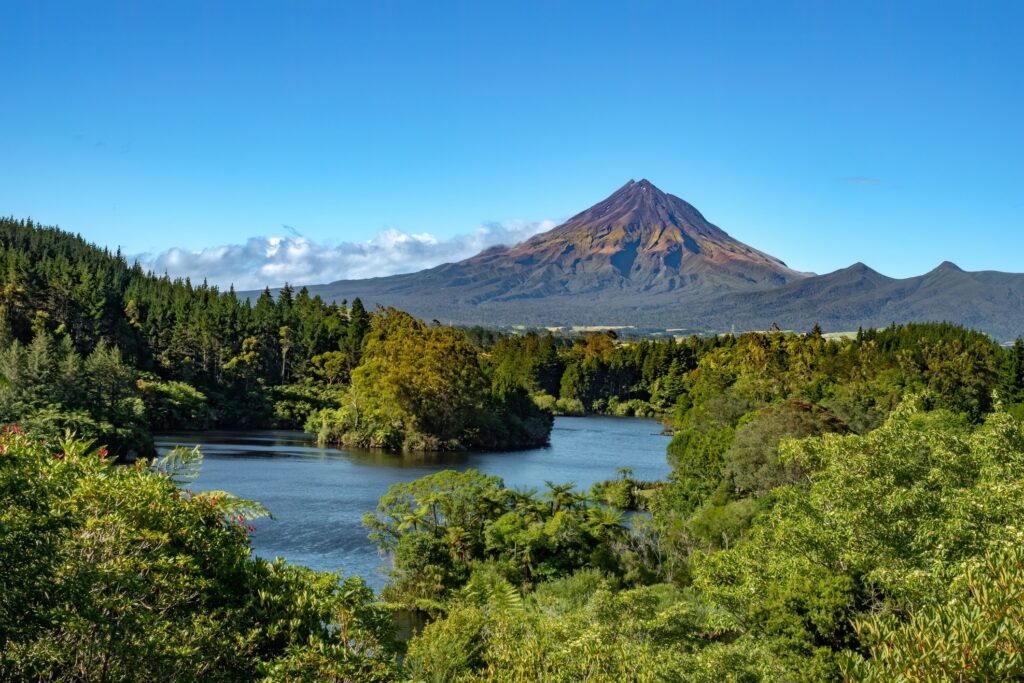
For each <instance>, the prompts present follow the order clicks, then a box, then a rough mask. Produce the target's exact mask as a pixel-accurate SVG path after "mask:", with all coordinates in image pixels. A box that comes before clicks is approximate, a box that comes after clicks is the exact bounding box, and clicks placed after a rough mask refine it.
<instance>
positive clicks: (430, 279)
mask: <svg viewBox="0 0 1024 683" xmlns="http://www.w3.org/2000/svg"><path fill="white" fill-rule="evenodd" d="M309 290H310V292H311V293H313V294H319V295H320V296H321V297H324V298H325V299H332V300H341V299H348V300H349V301H351V300H352V299H354V298H355V297H359V298H361V299H362V300H363V303H364V304H366V305H367V306H370V305H374V304H382V305H387V306H394V307H396V308H400V309H403V310H406V311H409V312H411V313H413V314H415V315H418V316H420V317H423V318H425V319H427V320H432V319H437V320H440V321H442V322H445V323H453V324H461V325H491V326H510V325H529V326H568V325H577V326H603V325H608V326H613V325H614V326H619V325H622V326H627V325H631V326H635V327H638V328H655V329H674V330H680V331H684V332H705V333H710V332H726V331H732V330H735V331H741V330H750V329H767V328H769V327H770V326H771V325H772V324H773V323H775V324H777V325H778V326H779V327H781V328H783V329H798V330H803V329H810V328H811V327H813V326H814V325H815V324H816V323H817V324H820V325H821V326H822V328H823V329H825V331H849V330H856V329H857V328H858V327H862V326H863V327H869V326H884V325H888V324H889V323H892V322H910V321H938V320H947V321H951V322H956V323H961V324H963V325H967V326H970V327H973V328H976V329H980V330H984V331H986V332H988V333H989V334H991V335H993V336H995V337H996V338H999V339H1011V338H1015V337H1016V336H1018V335H1020V334H1024V274H1013V273H1000V272H994V271H985V272H976V273H968V272H965V271H963V270H961V269H960V268H958V267H957V266H955V265H953V264H952V263H949V262H946V263H943V264H942V265H940V266H939V267H938V268H936V269H935V270H933V271H931V272H930V273H927V274H925V275H921V276H919V277H913V278H907V279H904V280H898V279H893V278H889V277H886V276H884V275H882V274H880V273H878V272H876V271H874V270H872V269H870V268H868V267H867V266H865V265H864V264H861V263H858V264H855V265H853V266H850V267H849V268H845V269H843V270H838V271H836V272H834V273H829V274H827V275H812V274H808V273H800V272H797V271H794V270H793V269H791V268H789V267H788V266H787V265H786V264H785V263H783V262H782V261H781V260H779V259H777V258H775V257H773V256H769V255H768V254H765V253H764V252H761V251H758V250H757V249H754V248H752V247H749V246H747V245H746V244H743V243H742V242H739V241H738V240H735V239H733V238H732V237H730V236H729V235H728V234H727V233H726V232H725V231H723V230H722V229H720V228H718V227H717V226H715V225H712V224H711V223H709V222H708V221H707V220H706V219H705V218H704V216H702V215H701V213H700V212H699V211H698V210H697V209H696V208H694V207H693V206H692V205H690V204H688V203H687V202H685V201H683V200H682V199H680V198H679V197H676V196H674V195H670V194H666V193H664V192H662V191H661V190H659V189H658V188H657V187H655V186H654V185H653V184H651V183H650V182H648V181H647V180H641V181H639V182H635V181H632V180H631V181H629V182H628V183H626V184H625V185H624V186H623V187H621V188H620V189H619V190H618V191H616V192H615V193H614V194H612V195H611V196H610V197H608V198H607V199H605V200H604V201H602V202H600V203H599V204H596V205H595V206H593V207H591V208H589V209H587V210H586V211H583V212H582V213H579V214H577V215H575V216H573V217H572V218H570V219H569V220H568V221H566V222H565V223H564V224H562V225H560V226H558V227H556V228H554V229H552V230H550V231H548V232H545V233H542V234H540V235H536V236H534V237H533V238H531V239H529V240H527V241H526V242H523V243H521V244H517V245H512V246H501V247H493V248H491V249H488V250H486V251H483V252H481V253H480V254H477V255H476V256H473V257H472V258H469V259H466V260H464V261H459V262H458V263H446V264H443V265H440V266H437V267H435V268H430V269H427V270H423V271H420V272H417V273H409V274H404V275H392V276H389V277H380V278H372V279H368V280H339V281H337V282H332V283H330V284H326V285H315V286H311V287H309Z"/></svg>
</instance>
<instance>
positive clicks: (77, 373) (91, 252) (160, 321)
mask: <svg viewBox="0 0 1024 683" xmlns="http://www.w3.org/2000/svg"><path fill="white" fill-rule="evenodd" d="M0 292H2V295H3V296H2V297H0V346H2V349H3V350H2V351H0V377H2V378H4V379H3V381H2V383H0V420H2V421H16V420H17V421H22V422H25V423H27V424H28V426H30V427H31V428H32V430H33V432H35V433H45V434H50V435H57V434H61V433H63V431H64V430H65V429H71V430H74V431H75V432H77V433H78V434H80V435H86V436H95V437H102V438H103V440H104V442H106V443H109V444H110V446H111V448H113V449H114V450H115V451H116V452H118V453H129V452H133V451H134V452H140V453H146V454H147V455H148V454H150V453H151V450H152V447H151V440H150V437H149V433H150V432H151V431H152V430H154V429H176V428H177V429H180V428H202V427H210V426H218V427H270V426H274V427H282V428H302V427H303V425H304V424H305V423H306V422H307V421H308V420H309V419H310V416H311V415H312V414H314V413H315V412H317V411H320V412H319V413H317V415H318V421H314V422H311V424H312V425H314V426H317V425H319V426H318V430H319V431H321V432H322V434H321V436H322V437H323V438H324V440H325V441H332V440H337V441H342V442H345V443H352V444H358V445H364V446H379V447H387V448H407V449H428V448H473V447H483V446H490V447H510V446H524V445H537V444H543V443H546V442H547V437H548V433H549V432H550V419H549V417H548V416H546V415H544V414H542V413H541V412H540V411H538V410H537V409H536V408H535V407H534V406H533V404H532V403H530V402H529V401H523V400H521V398H522V397H521V396H519V394H518V393H517V392H518V391H519V390H518V389H517V388H516V387H511V386H508V385H507V384H501V385H499V386H495V387H493V390H492V387H491V386H490V375H489V374H487V373H486V372H485V366H486V362H485V361H484V360H483V359H482V358H481V357H480V354H479V352H478V351H477V350H476V347H472V346H470V345H469V344H468V342H466V341H465V340H464V336H463V335H462V333H461V332H457V331H455V330H452V329H450V328H442V327H439V326H434V327H427V326H425V325H423V324H422V323H419V322H418V321H413V320H412V319H411V318H408V316H406V317H405V318H406V319H407V324H404V325H401V326H397V325H395V324H393V321H394V320H396V319H397V317H398V316H397V313H395V312H389V311H378V312H367V311H366V310H365V309H364V308H363V305H362V303H361V302H360V301H359V300H358V299H356V300H354V301H353V302H352V305H351V307H347V306H346V305H345V304H344V302H343V303H342V304H336V303H326V302H324V301H322V300H321V299H320V298H319V297H310V296H309V293H308V291H307V290H306V289H304V288H303V289H301V290H299V291H298V292H295V291H294V290H293V289H292V288H291V287H289V286H287V285H286V286H285V287H283V288H282V289H281V290H280V291H279V292H278V293H277V295H276V296H274V295H272V294H271V293H270V291H269V290H265V291H264V292H263V293H262V294H261V295H260V296H259V297H257V298H256V300H255V301H254V302H249V301H247V300H240V299H239V298H238V297H237V296H236V294H235V293H234V291H233V290H229V291H227V292H222V291H220V290H218V289H217V288H216V287H212V286H209V285H207V284H206V283H203V284H201V285H193V284H192V283H191V282H190V281H189V280H187V279H185V280H171V279H170V278H168V277H166V276H164V277H156V276H154V275H152V274H149V273H145V272H143V270H142V269H141V268H140V267H139V266H138V265H137V264H135V265H129V264H128V263H127V261H126V260H125V258H124V257H123V255H121V254H120V253H116V254H111V253H110V252H108V251H106V250H101V249H98V248H96V247H94V246H92V245H90V244H88V243H86V242H85V241H84V240H82V239H81V238H78V237H75V236H72V235H69V234H67V233H65V232H63V231H60V230H57V229H54V228H44V227H40V226H36V225H34V224H32V223H31V222H30V221H15V220H12V219H3V220H0ZM374 321H376V322H374ZM389 326H390V328H391V329H390V332H389V333H388V334H386V335H385V334H384V333H383V332H382V330H383V329H385V328H386V327H389ZM371 328H372V329H374V330H375V335H374V339H373V340H371V353H370V356H369V358H368V359H367V360H368V361H371V362H368V363H366V364H364V363H363V360H364V358H363V350H364V346H366V340H367V336H368V334H369V333H370V331H371ZM384 336H386V337H387V339H388V341H387V342H384V341H383V337H384ZM406 337H408V338H406ZM428 337H429V338H428ZM413 338H415V340H413ZM453 343H460V344H463V347H461V348H458V349H452V344H453ZM386 344H390V345H405V347H407V348H408V347H410V346H416V345H419V346H420V348H419V349H418V351H417V352H416V353H415V354H406V356H405V357H404V358H402V359H400V360H401V363H399V364H397V366H396V367H392V368H389V372H392V374H391V375H389V376H387V377H384V376H382V375H381V373H380V372H376V371H375V370H374V369H373V367H372V366H380V365H381V363H384V362H387V361H381V360H377V357H376V355H375V354H376V351H375V350H376V349H378V348H379V347H381V346H384V345H386ZM431 351H436V352H437V353H434V354H431V353H430V352H431ZM419 355H422V356H423V357H428V358H434V359H435V360H436V362H434V363H433V364H432V365H430V366H429V367H423V366H422V364H421V365H420V366H419V367H418V368H417V372H410V371H409V366H410V364H411V363H413V362H414V361H416V360H417V359H418V356H419ZM391 360H395V359H391ZM453 360H455V361H458V362H459V363H461V365H459V366H458V367H461V368H462V370H463V374H462V375H459V374H452V373H450V372H448V371H449V370H450V369H451V366H450V365H449V362H450V361H453ZM361 365H365V366H366V367H362V370H361V372H360V373H359V374H356V373H355V371H356V370H357V368H360V367H361ZM395 373H397V376H396V374H395ZM465 373H469V374H472V375H473V378H474V381H473V383H472V384H473V386H479V392H478V394H480V395H479V396H478V395H475V394H472V393H470V394H469V395H467V394H464V393H462V387H463V386H464V385H465V384H467V380H468V376H467V375H466V374H465ZM353 377H355V378H356V381H355V382H354V383H352V386H351V389H350V390H349V389H347V387H348V386H349V385H350V380H352V379H353ZM413 380H415V383H417V384H416V386H419V387H425V386H429V387H431V389H432V391H431V392H427V393H424V392H419V393H418V394H417V388H416V386H414V385H413ZM360 382H361V384H362V386H360ZM396 382H397V383H399V386H397V388H396V385H395V384H396ZM69 387H79V388H80V390H74V391H72V390H71V389H70V388H69ZM105 387H112V388H113V389H114V391H112V392H110V393H107V394H104V395H105V396H108V397H109V398H105V399H104V400H102V401H95V400H93V398H94V396H93V394H94V393H96V392H102V390H103V389H104V388H105ZM357 393H358V400H356V395H357ZM445 393H447V394H448V395H450V396H456V397H460V398H462V399H464V400H470V401H472V403H473V404H472V405H471V406H465V405H463V406H461V407H460V406H452V407H453V410H454V412H455V413H456V415H454V417H453V419H447V420H441V421H438V420H437V419H436V418H437V417H438V415H437V414H436V413H437V410H436V406H437V405H439V403H438V401H439V399H440V397H441V395H442V394H445ZM410 394H413V395H417V396H418V398H417V399H416V401H415V405H405V406H403V407H402V409H401V410H399V411H395V410H391V408H392V407H393V406H394V399H395V398H396V397H397V396H398V395H402V396H408V395H410ZM364 404H365V405H367V406H368V410H369V411H370V412H372V413H373V416H372V417H371V416H370V415H369V413H367V412H366V410H364V409H363V407H362V406H363V405H364ZM444 405H446V406H449V405H451V404H450V403H448V402H446V403H444ZM352 406H355V408H354V409H352V410H348V411H347V412H345V415H343V416H341V418H343V419H341V420H340V421H341V426H340V427H339V426H338V425H337V424H336V423H337V422H338V420H334V419H329V418H327V415H328V414H329V413H330V412H331V410H332V409H333V410H334V411H336V412H338V413H341V412H344V411H345V410H346V409H347V408H351V407H352ZM389 411H390V412H389ZM349 417H351V418H352V420H354V421H355V424H357V425H359V428H358V429H352V428H349V427H347V426H345V425H347V423H346V422H345V420H346V419H348V418H349ZM364 418H365V419H364ZM336 434H347V435H348V436H347V437H346V438H338V439H335V438H333V437H334V436H335V435H336ZM357 434H358V436H356V435H357Z"/></svg>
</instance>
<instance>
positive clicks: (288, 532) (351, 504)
mask: <svg viewBox="0 0 1024 683" xmlns="http://www.w3.org/2000/svg"><path fill="white" fill-rule="evenodd" d="M660 430H661V427H660V425H658V423H656V422H654V421H652V420H640V419H631V418H610V417H585V418H579V417H559V418H556V419H555V428H554V431H553V432H552V433H551V445H550V446H548V447H546V448H537V449H531V450H525V451H504V452H491V453H460V454H446V455H440V456H437V455H434V456H411V455H405V456H400V455H390V454H385V453H380V452H376V451H349V450H339V449H333V448H320V447H318V446H317V445H316V443H315V441H313V439H312V438H311V437H310V436H309V435H307V434H303V433H301V432H286V431H248V432H231V431H213V432H194V433H175V434H166V435H161V436H158V437H157V446H158V447H159V449H160V451H161V452H166V451H167V450H169V449H170V448H172V447H174V446H176V445H183V446H189V447H191V446H194V445H196V444H199V446H200V448H201V450H202V452H203V455H204V460H203V469H202V472H201V474H200V476H199V478H198V479H197V480H196V482H195V483H194V485H193V486H192V488H193V489H195V490H224V491H230V492H231V493H234V494H235V495H238V496H241V497H243V498H250V499H253V500H258V501H260V502H261V503H263V504H264V505H266V506H267V508H269V509H270V511H271V512H272V513H273V515H274V519H272V520H260V521H258V522H256V531H255V533H253V535H252V546H253V549H254V551H255V552H256V553H258V554H259V555H261V556H263V557H268V558H271V557H276V556H281V557H284V558H286V559H287V560H289V561H290V562H296V563H300V564H305V565H308V566H310V567H313V568H315V569H331V570H335V569H341V570H342V571H344V573H345V574H346V575H349V574H359V575H361V576H362V577H363V578H365V579H366V580H367V582H368V583H369V584H370V585H372V586H374V587H375V588H380V587H381V586H382V585H383V584H384V582H385V578H386V577H385V574H384V571H385V568H384V564H385V561H384V560H383V559H382V558H381V557H380V556H379V555H378V553H377V550H376V548H375V547H374V546H373V545H372V544H371V543H370V542H369V540H367V538H366V529H364V528H363V526H362V516H363V513H364V512H367V511H369V510H372V509H374V507H376V505H377V499H378V498H380V496H381V495H383V494H384V493H385V492H386V491H387V489H388V487H389V486H390V485H391V484H394V483H396V482H405V481H412V480H413V479H417V478H419V477H422V476H424V475H426V474H430V473H431V472H437V471H439V470H443V469H455V470H465V469H468V468H475V469H478V470H480V471H482V472H486V473H487V474H494V475H497V476H499V477H501V478H502V479H504V480H505V483H506V485H508V486H512V487H517V488H537V489H542V488H543V486H544V482H545V480H550V481H553V482H556V483H568V482H575V483H576V485H577V488H580V489H588V488H590V486H591V485H592V484H594V483H595V482H598V481H602V480H604V479H609V478H612V477H615V476H616V469H617V468H619V467H632V468H633V472H634V474H633V476H635V477H636V478H638V479H660V478H663V477H664V476H665V475H667V474H668V471H669V468H668V464H667V463H666V460H665V446H666V445H667V443H668V439H667V437H664V436H661V435H660V434H659V432H660Z"/></svg>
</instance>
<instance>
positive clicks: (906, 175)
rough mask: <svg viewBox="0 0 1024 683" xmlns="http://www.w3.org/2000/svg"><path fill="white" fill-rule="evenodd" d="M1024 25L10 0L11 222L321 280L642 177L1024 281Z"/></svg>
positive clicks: (821, 255)
mask: <svg viewBox="0 0 1024 683" xmlns="http://www.w3.org/2000/svg"><path fill="white" fill-rule="evenodd" d="M1022 23H1024V3H1019V2H1006V3H999V2H964V3H935V2H922V3H912V2H900V3H891V2H883V3H874V2H800V3H732V2H714V3H701V4H697V3H683V2H672V3H654V2H640V3H623V2H614V3H600V2H580V3H572V2H550V1H549V2H538V3H527V2H516V3H501V4H499V3H492V2H466V3H449V2H436V3H435V2H430V3H426V2H363V3H355V2H350V3H343V2H326V3H314V2H295V3H280V2H276V3H259V2H244V3H227V2H195V3H190V2H183V1H175V2H167V3H159V2H130V3H122V4H118V3H101V2H91V3H78V2H61V3H48V2H42V1H39V0H35V1H33V2H21V1H19V0H7V1H6V2H4V3H2V5H0V26H2V27H3V40H0V83H2V84H3V86H4V88H3V90H4V93H5V95H6V98H5V99H6V102H5V105H4V106H3V107H0V158H2V159H3V163H0V213H3V214H7V215H14V216H18V217H25V216H32V217H33V218H35V219H37V220H40V221H42V222H45V223H48V224H59V225H60V226H62V227H64V228H66V229H69V230H73V231H76V232H80V233H82V234H83V235H84V236H86V237H87V238H88V239H90V240H93V241H95V242H98V243H100V244H104V245H109V246H112V247H113V246H121V247H122V248H124V249H125V251H127V252H128V253H131V254H140V253H148V254H149V255H150V256H149V258H150V260H151V261H150V262H152V263H155V264H157V266H158V267H168V268H171V267H172V266H173V268H178V269H182V270H184V271H187V272H190V274H192V275H193V276H198V277H201V276H208V277H210V278H211V279H212V280H214V281H223V280H224V279H232V280H238V279H244V278H243V276H244V275H245V274H246V273H248V274H249V275H250V276H252V273H258V275H257V276H254V277H258V278H261V279H267V280H273V279H274V278H288V279H292V280H297V279H299V278H303V277H305V278H309V281H311V282H312V281H322V280H324V279H335V278H336V277H341V276H344V275H354V276H365V275H366V274H383V273H385V272H395V271H396V270H409V269H416V268H419V267H423V266H425V265H431V264H432V263H433V262H437V261H438V260H449V259H451V258H457V257H460V256H461V255H462V254H463V253H465V252H468V251H470V250H472V249H473V248H476V247H477V246H479V245H480V244H486V243H489V242H493V241H495V240H499V239H509V238H520V237H522V236H524V235H528V234H530V233H531V232H535V231H536V230H539V229H543V228H544V227H549V226H550V225H551V223H550V222H548V223H541V221H556V222H557V221H559V220H561V219H564V218H567V217H568V216H570V215H572V214H573V213H576V212H577V211H579V210H582V209H584V208H586V207H587V206H589V205H591V204H593V203H595V202H596V201H598V200H600V199H602V198H603V197H604V196H606V195H608V194H610V193H611V192H612V191H614V190H615V189H617V188H618V187H619V186H621V185H622V184H623V183H624V182H625V181H626V180H628V179H630V178H636V179H639V178H642V177H646V178H648V179H650V180H651V181H652V182H654V183H655V184H656V185H658V186H659V187H661V188H662V189H663V190H665V191H667V192H671V193H673V194H677V195H679V196H681V197H683V198H684V199H686V200H688V201H690V202H691V203H693V204H694V205H695V206H697V207H698V208H699V209H700V210H701V211H702V212H703V213H704V214H705V216H707V217H708V218H709V219H710V220H711V221H712V222H714V223H716V224H718V225H719V226H720V227H722V228H723V229H725V230H726V231H728V232H730V233H731V234H732V235H733V236H735V237H737V238H738V239H741V240H743V241H745V242H747V243H749V244H751V245H752V246H755V247H757V248H759V249H762V250H764V251H767V252H769V253H771V254H773V255H775V256H778V257H780V258H782V259H783V260H785V261H786V262H788V263H789V264H790V265H791V266H793V267H795V268H798V269H801V270H813V271H817V272H827V271H830V270H834V269H836V268H840V267H844V266H846V265H849V264H850V263H853V262H855V261H864V262H866V263H868V264H869V265H871V266H873V267H875V268H876V269H878V270H880V271H882V272H884V273H886V274H889V275H894V276H908V275H914V274H919V273H922V272H925V271H927V270H930V269H931V268H933V267H935V266H936V265H937V264H938V263H939V262H941V261H943V260H946V259H949V260H953V261H955V262H956V263H958V264H960V265H961V266H962V267H964V268H967V269H970V270H978V269H998V270H1014V271H1024V258H1022V256H1021V255H1022V253H1024V161H1022V160H1024V126H1022V125H1021V121H1024V48H1022V47H1021V41H1020V39H1019V29H1020V26H1021V25H1022ZM285 226H288V227H285ZM299 235H301V237H299ZM268 238H282V240H278V239H269V240H268ZM396 245H398V246H397V247H396ZM283 247H285V248H286V251H288V255H287V256H283V255H282V252H281V250H282V248H283ZM171 249H177V251H173V252H168V250H171ZM202 249H206V251H205V252H203V253H198V254H197V253H193V252H198V251H199V250H202ZM275 250H277V253H275V254H273V257H274V259H276V260H275V261H274V263H273V264H271V265H274V264H276V267H274V268H270V269H269V270H267V269H263V270H257V269H258V268H261V267H262V265H265V264H263V263H262V262H261V260H260V259H261V258H263V256H261V254H262V255H264V256H265V254H266V253H267V252H274V251H275ZM165 252H167V253H165ZM161 253H163V257H161V256H160V254H161ZM161 258H162V259H163V260H161ZM169 264H170V265H169ZM299 281H301V280H299ZM246 284H254V283H253V282H251V277H250V281H247V282H246ZM270 284H279V283H276V282H271V283H270Z"/></svg>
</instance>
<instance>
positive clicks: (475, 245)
mask: <svg viewBox="0 0 1024 683" xmlns="http://www.w3.org/2000/svg"><path fill="white" fill-rule="evenodd" d="M554 226H555V223H554V222H553V221H509V222H506V223H487V224H484V225H482V226H480V227H479V228H477V229H476V230H475V231H473V232H472V233H470V234H468V235H456V236H455V237H452V238H450V239H443V240H442V239H438V238H437V237H435V236H434V235H431V234H430V233H425V232H424V233H406V232H402V231H401V230H394V229H387V230H382V231H381V232H380V233H378V234H377V236H376V237H374V238H373V239H370V240H366V241H365V242H342V243H341V244H336V245H331V244H318V243H316V242H314V241H312V240H310V239H309V238H307V237H304V236H303V235H301V234H299V233H298V232H297V231H296V230H295V229H294V228H291V227H290V226H282V227H283V228H284V230H285V231H286V232H287V233H288V234H286V235H285V236H272V237H250V238H249V239H248V240H246V242H245V244H229V245H223V246H216V247H206V248H205V249H199V250H189V249H179V248H177V247H175V248H172V249H168V250H167V251H165V252H162V253H160V254H157V255H156V256H153V255H151V254H142V255H140V256H139V257H137V258H138V261H139V263H141V264H142V266H143V267H144V268H146V269H149V270H152V271H154V272H156V273H159V274H163V273H168V274H169V275H170V276H171V277H185V276H188V277H191V278H192V280H193V281H197V282H198V281H201V280H203V279H204V278H205V279H206V280H207V281H208V282H209V283H210V284H215V285H219V286H221V287H225V288H226V287H227V286H228V285H230V284H234V285H235V289H239V290H250V289H262V288H263V287H266V286H270V287H279V286H281V285H283V284H284V283H285V282H290V283H292V284H295V285H312V284H323V283H326V282H333V281H334V280H353V279H361V278H368V277H380V276H383V275H394V274H396V273H411V272H415V271H417V270H422V269H424V268H430V267H431V266H436V265H439V264H441V263H450V262H452V261H459V260H462V259H464V258H469V257H470V256H473V255H474V254H477V253H479V252H481V251H483V250H484V249H486V248H488V247H493V246H495V245H498V244H516V243H518V242H522V241H523V240H525V239H528V238H530V237H532V236H533V235H536V234H537V233H539V232H544V231H545V230H550V229H551V228H553V227H554Z"/></svg>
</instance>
